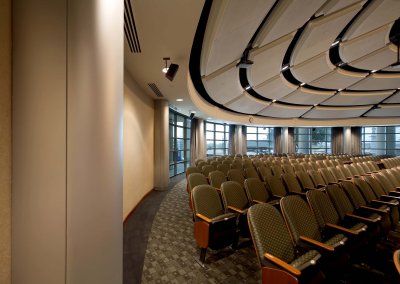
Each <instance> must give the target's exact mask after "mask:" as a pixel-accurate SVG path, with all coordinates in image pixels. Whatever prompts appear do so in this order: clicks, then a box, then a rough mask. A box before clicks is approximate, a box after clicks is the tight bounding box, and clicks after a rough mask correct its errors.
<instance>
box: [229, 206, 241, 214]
mask: <svg viewBox="0 0 400 284" xmlns="http://www.w3.org/2000/svg"><path fill="white" fill-rule="evenodd" d="M228 209H231V210H232V211H235V212H237V213H240V214H242V213H244V211H245V210H242V209H239V208H236V207H234V206H231V205H229V206H228Z"/></svg>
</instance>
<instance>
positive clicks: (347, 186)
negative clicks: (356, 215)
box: [341, 181, 367, 209]
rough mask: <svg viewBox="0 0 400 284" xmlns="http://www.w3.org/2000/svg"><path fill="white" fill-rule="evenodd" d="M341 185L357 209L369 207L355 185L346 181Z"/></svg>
mask: <svg viewBox="0 0 400 284" xmlns="http://www.w3.org/2000/svg"><path fill="white" fill-rule="evenodd" d="M341 185H342V187H343V189H344V190H345V191H346V193H347V195H348V197H349V199H350V201H351V202H352V203H353V205H354V207H355V208H356V209H357V208H359V207H360V206H365V205H367V202H366V201H365V199H364V197H363V195H362V194H361V192H360V191H359V190H358V188H357V186H356V185H355V184H354V183H352V182H351V181H345V182H342V183H341Z"/></svg>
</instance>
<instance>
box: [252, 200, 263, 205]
mask: <svg viewBox="0 0 400 284" xmlns="http://www.w3.org/2000/svg"><path fill="white" fill-rule="evenodd" d="M253 202H254V203H257V204H263V203H265V202H263V201H260V200H257V199H253Z"/></svg>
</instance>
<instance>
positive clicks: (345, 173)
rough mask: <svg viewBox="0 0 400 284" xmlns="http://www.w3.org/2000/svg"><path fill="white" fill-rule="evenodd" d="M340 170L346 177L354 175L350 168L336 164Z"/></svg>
mask: <svg viewBox="0 0 400 284" xmlns="http://www.w3.org/2000/svg"><path fill="white" fill-rule="evenodd" d="M336 168H337V169H338V171H340V172H342V174H343V176H344V177H345V178H351V177H353V175H352V173H351V172H350V171H349V169H347V168H345V167H344V166H343V165H340V166H336Z"/></svg>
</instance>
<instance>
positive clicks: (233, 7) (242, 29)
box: [203, 0, 275, 75]
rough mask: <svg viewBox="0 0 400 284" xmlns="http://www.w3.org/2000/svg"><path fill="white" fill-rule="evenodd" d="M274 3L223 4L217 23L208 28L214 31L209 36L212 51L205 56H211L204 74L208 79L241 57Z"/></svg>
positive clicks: (260, 0) (236, 1)
mask: <svg viewBox="0 0 400 284" xmlns="http://www.w3.org/2000/svg"><path fill="white" fill-rule="evenodd" d="M274 2H275V1H273V0H250V1H242V0H231V1H224V2H222V4H220V6H219V7H220V8H219V9H220V10H219V13H218V14H217V17H218V18H217V19H214V20H215V22H214V25H213V26H212V27H210V26H208V27H207V28H210V29H212V30H213V31H211V32H209V33H208V34H209V35H210V37H211V39H209V41H211V42H212V43H211V45H210V50H209V51H204V53H203V54H208V58H207V60H206V66H205V70H204V72H203V73H204V74H205V75H209V74H211V73H213V72H215V71H216V70H218V69H220V68H222V67H224V66H226V65H228V64H230V63H232V62H234V61H236V60H238V59H239V58H240V57H241V55H242V53H243V51H244V50H245V48H246V46H247V44H248V43H249V41H250V39H251V37H252V36H253V35H254V33H255V31H256V30H257V28H258V27H259V25H260V24H261V22H262V20H263V19H264V17H265V16H266V14H267V13H268V11H269V9H270V8H271V6H272V5H273V4H274ZM213 6H214V5H213ZM244 13H245V15H244ZM209 21H211V20H210V19H209ZM207 52H208V53H207ZM205 56H207V55H205Z"/></svg>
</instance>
